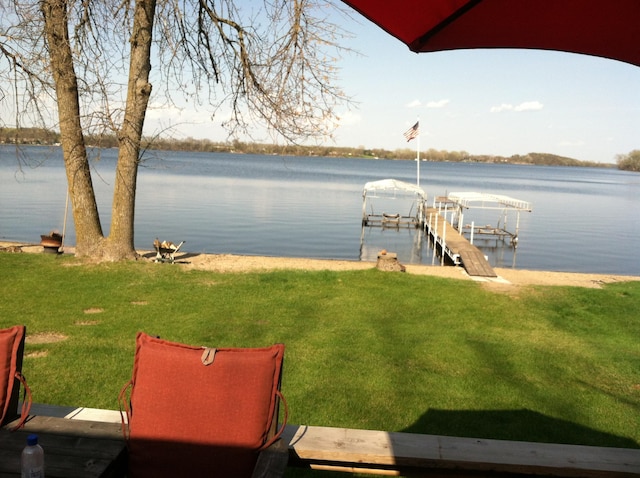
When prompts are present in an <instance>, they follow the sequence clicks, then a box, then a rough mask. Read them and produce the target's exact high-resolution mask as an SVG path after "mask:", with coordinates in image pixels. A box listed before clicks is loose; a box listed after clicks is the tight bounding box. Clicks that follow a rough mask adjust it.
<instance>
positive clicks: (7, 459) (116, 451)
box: [0, 416, 127, 478]
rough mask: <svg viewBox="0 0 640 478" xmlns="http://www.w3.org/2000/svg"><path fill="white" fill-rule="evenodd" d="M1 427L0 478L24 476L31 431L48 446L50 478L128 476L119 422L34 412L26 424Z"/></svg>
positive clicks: (46, 467) (47, 468) (47, 470)
mask: <svg viewBox="0 0 640 478" xmlns="http://www.w3.org/2000/svg"><path fill="white" fill-rule="evenodd" d="M10 428H12V424H11V423H10V424H8V425H7V426H6V427H4V428H2V429H0V478H9V477H14V476H15V477H19V476H20V454H21V452H22V449H23V448H24V446H25V444H26V442H27V436H28V435H29V434H30V433H36V434H37V435H38V441H39V443H40V445H42V448H44V459H45V474H46V476H47V478H57V477H60V478H63V477H64V478H88V477H109V478H115V477H124V476H125V474H126V466H127V457H126V446H125V442H124V439H123V436H122V431H121V430H120V424H118V423H104V422H90V421H84V420H70V419H67V418H57V417H47V416H32V417H29V420H28V421H27V423H26V424H25V426H24V428H22V429H20V430H18V431H15V432H10V431H9V429H10Z"/></svg>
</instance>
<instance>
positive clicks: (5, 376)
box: [0, 325, 26, 425]
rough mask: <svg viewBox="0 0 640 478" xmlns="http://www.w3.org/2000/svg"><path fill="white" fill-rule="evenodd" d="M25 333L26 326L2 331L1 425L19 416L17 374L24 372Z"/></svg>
mask: <svg viewBox="0 0 640 478" xmlns="http://www.w3.org/2000/svg"><path fill="white" fill-rule="evenodd" d="M25 332H26V328H25V326H24V325H16V326H13V327H10V328H8V329H0V425H4V424H5V423H6V422H9V421H11V420H13V419H15V418H16V416H17V411H18V398H19V397H18V395H19V394H20V381H19V380H18V378H17V376H16V372H21V371H22V355H23V353H24V337H25Z"/></svg>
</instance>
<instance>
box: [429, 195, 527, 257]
mask: <svg viewBox="0 0 640 478" xmlns="http://www.w3.org/2000/svg"><path fill="white" fill-rule="evenodd" d="M434 207H436V208H438V210H439V211H440V214H442V215H443V216H444V218H445V219H447V214H448V213H449V212H450V213H451V217H450V220H449V222H450V223H451V224H452V225H453V226H454V227H455V228H456V229H457V230H458V232H459V233H460V234H464V233H467V234H468V235H469V236H470V239H469V242H470V243H471V244H473V240H474V236H475V235H480V236H493V237H497V238H499V239H502V240H505V239H507V238H509V241H510V244H511V246H512V247H514V248H515V247H517V245H518V232H519V228H520V213H521V212H523V211H525V212H531V211H532V206H531V203H529V202H527V201H522V200H520V199H514V198H512V197H509V196H504V195H500V194H487V193H477V192H455V193H449V194H448V195H447V196H446V197H444V198H443V197H440V198H434ZM469 209H483V210H498V211H500V215H499V217H498V221H497V224H496V225H495V226H493V225H483V226H479V225H476V224H475V222H471V223H470V224H465V223H464V215H465V211H466V210H469ZM510 215H512V216H513V215H515V228H514V229H512V230H509V229H507V227H508V225H507V222H508V219H509V216H510Z"/></svg>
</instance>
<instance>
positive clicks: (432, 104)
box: [427, 100, 449, 108]
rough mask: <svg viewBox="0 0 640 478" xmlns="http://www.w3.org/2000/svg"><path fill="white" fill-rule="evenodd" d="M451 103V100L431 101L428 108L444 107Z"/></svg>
mask: <svg viewBox="0 0 640 478" xmlns="http://www.w3.org/2000/svg"><path fill="white" fill-rule="evenodd" d="M448 104H449V100H438V101H429V102H428V103H427V108H444V107H445V106H447V105H448Z"/></svg>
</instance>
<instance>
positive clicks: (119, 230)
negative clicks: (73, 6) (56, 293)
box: [42, 0, 156, 261]
mask: <svg viewBox="0 0 640 478" xmlns="http://www.w3.org/2000/svg"><path fill="white" fill-rule="evenodd" d="M155 8H156V2H155V0H137V1H136V5H135V11H134V21H133V31H132V35H131V61H130V69H129V85H128V91H127V104H126V109H125V116H124V121H123V125H122V128H121V129H120V131H119V132H118V143H119V151H118V164H117V166H116V176H115V185H114V191H113V204H112V210H111V213H112V214H111V228H110V233H109V236H108V237H107V238H105V237H104V235H103V233H102V227H101V225H100V217H99V214H98V206H97V203H96V200H95V193H94V189H93V183H92V180H91V171H90V169H89V162H88V159H87V151H86V148H85V142H84V136H83V133H82V123H81V121H80V103H79V99H78V82H77V77H76V73H75V69H74V65H73V56H72V53H71V46H70V42H69V31H68V25H67V0H44V1H43V3H42V12H43V14H44V18H45V34H46V37H47V42H48V44H49V52H50V56H51V67H52V70H53V78H54V82H55V85H56V95H57V102H58V115H59V119H60V137H61V139H60V142H61V144H62V152H63V156H64V161H65V168H66V172H67V181H68V184H69V196H70V198H71V202H72V208H73V219H74V223H75V227H76V255H77V256H80V257H83V256H86V257H91V258H93V259H97V260H110V261H115V260H121V259H127V258H135V257H136V256H137V254H136V251H135V248H134V218H135V214H134V213H135V199H136V182H137V176H138V164H139V158H140V142H141V139H142V128H143V126H144V119H145V115H146V111H147V105H148V103H149V96H150V94H151V84H150V83H149V72H150V71H151V40H152V32H153V20H154V15H155Z"/></svg>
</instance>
